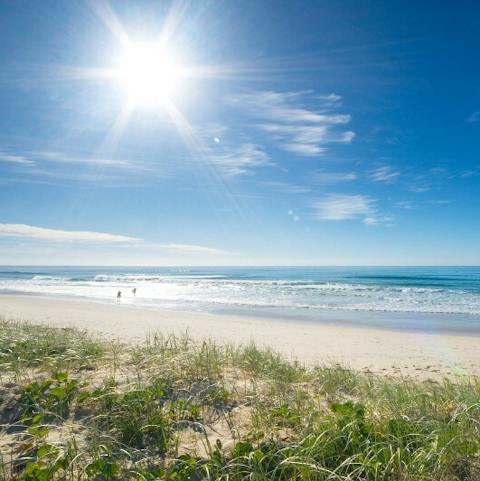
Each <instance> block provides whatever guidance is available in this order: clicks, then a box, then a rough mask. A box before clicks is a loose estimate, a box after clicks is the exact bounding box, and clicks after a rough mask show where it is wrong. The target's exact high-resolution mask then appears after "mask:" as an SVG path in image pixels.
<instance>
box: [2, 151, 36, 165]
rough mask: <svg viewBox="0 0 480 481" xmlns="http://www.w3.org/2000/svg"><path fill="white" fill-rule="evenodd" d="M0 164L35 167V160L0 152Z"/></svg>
mask: <svg viewBox="0 0 480 481" xmlns="http://www.w3.org/2000/svg"><path fill="white" fill-rule="evenodd" d="M0 162H8V163H12V164H22V165H34V162H33V160H31V159H29V158H27V157H25V156H23V155H13V154H7V153H4V152H0Z"/></svg>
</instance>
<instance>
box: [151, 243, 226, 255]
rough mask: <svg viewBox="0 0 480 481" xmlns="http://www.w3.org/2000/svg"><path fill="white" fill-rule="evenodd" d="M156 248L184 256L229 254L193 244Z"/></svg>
mask: <svg viewBox="0 0 480 481" xmlns="http://www.w3.org/2000/svg"><path fill="white" fill-rule="evenodd" d="M156 246H158V247H161V248H162V249H169V250H172V251H175V252H179V253H185V254H216V255H228V254H231V253H230V252H227V251H224V250H222V249H216V248H214V247H206V246H199V245H193V244H156Z"/></svg>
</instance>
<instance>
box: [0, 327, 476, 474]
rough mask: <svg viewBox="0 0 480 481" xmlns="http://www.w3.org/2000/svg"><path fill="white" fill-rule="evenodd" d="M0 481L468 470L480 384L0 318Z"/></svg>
mask: <svg viewBox="0 0 480 481" xmlns="http://www.w3.org/2000/svg"><path fill="white" fill-rule="evenodd" d="M0 373H1V376H0V424H1V426H0V453H1V454H0V480H2V481H3V480H23V481H37V480H38V481H48V480H67V481H73V480H98V481H101V480H102V481H103V480H105V481H107V480H118V481H120V480H136V481H137V480H138V481H140V480H145V481H150V480H157V479H158V480H192V481H194V480H225V481H227V480H229V481H237V480H238V481H240V480H242V481H243V480H255V481H267V480H278V481H280V480H281V481H290V480H291V481H293V480H312V481H313V480H399V481H400V480H444V481H450V480H451V481H453V480H465V481H467V480H471V481H473V480H479V479H480V457H479V456H480V432H479V430H480V382H479V381H478V379H476V378H468V379H467V378H463V379H455V380H451V379H450V380H448V379H445V380H443V381H441V382H438V381H429V382H422V383H420V382H415V381H413V380H411V379H405V378H403V379H402V378H387V377H380V376H374V375H367V374H364V373H359V372H355V371H353V370H350V369H348V368H345V367H342V366H338V365H330V366H318V367H315V368H308V369H307V368H306V367H304V366H303V365H302V364H300V363H298V362H291V361H289V360H286V359H284V358H283V357H282V356H280V355H279V354H277V353H275V352H273V351H269V350H262V349H258V348H257V347H256V346H254V345H248V346H233V345H219V344H216V343H215V342H212V341H205V342H194V341H193V340H192V339H190V338H188V336H183V337H182V336H181V337H178V336H162V335H154V336H151V337H149V338H148V339H147V340H146V341H145V343H143V344H140V345H139V344H137V345H123V344H118V343H109V342H106V341H100V340H95V339H92V338H91V337H89V336H88V335H87V334H85V333H82V332H79V331H76V330H72V329H53V328H46V327H41V326H35V325H31V324H28V323H16V322H7V321H2V322H1V324H0Z"/></svg>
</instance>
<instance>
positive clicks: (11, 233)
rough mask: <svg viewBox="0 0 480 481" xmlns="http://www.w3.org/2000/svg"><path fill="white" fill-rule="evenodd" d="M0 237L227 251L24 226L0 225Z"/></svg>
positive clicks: (195, 251) (185, 251) (189, 251)
mask: <svg viewBox="0 0 480 481" xmlns="http://www.w3.org/2000/svg"><path fill="white" fill-rule="evenodd" d="M0 237H17V238H21V239H36V240H41V241H53V242H62V241H80V242H94V243H95V242H96V243H117V244H128V245H130V246H136V247H137V248H141V249H149V248H153V249H167V250H169V251H175V252H177V253H183V254H215V255H227V254H230V253H229V252H227V251H224V250H221V249H216V248H213V247H207V246H201V245H195V244H176V243H166V244H162V243H147V242H144V241H143V239H141V238H138V237H130V236H125V235H118V234H108V233H105V232H91V231H71V230H62V229H48V228H45V227H36V226H33V225H26V224H0Z"/></svg>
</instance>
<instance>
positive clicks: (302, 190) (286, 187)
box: [262, 180, 312, 194]
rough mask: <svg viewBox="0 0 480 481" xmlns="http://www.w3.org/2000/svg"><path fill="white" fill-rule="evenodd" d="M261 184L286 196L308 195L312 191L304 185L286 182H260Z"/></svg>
mask: <svg viewBox="0 0 480 481" xmlns="http://www.w3.org/2000/svg"><path fill="white" fill-rule="evenodd" d="M262 184H263V185H267V186H269V187H273V188H274V189H276V190H279V191H281V192H284V193H286V194H308V193H309V192H311V190H312V189H311V188H310V187H306V186H304V185H295V184H289V183H288V182H282V181H274V180H271V181H265V182H262Z"/></svg>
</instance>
